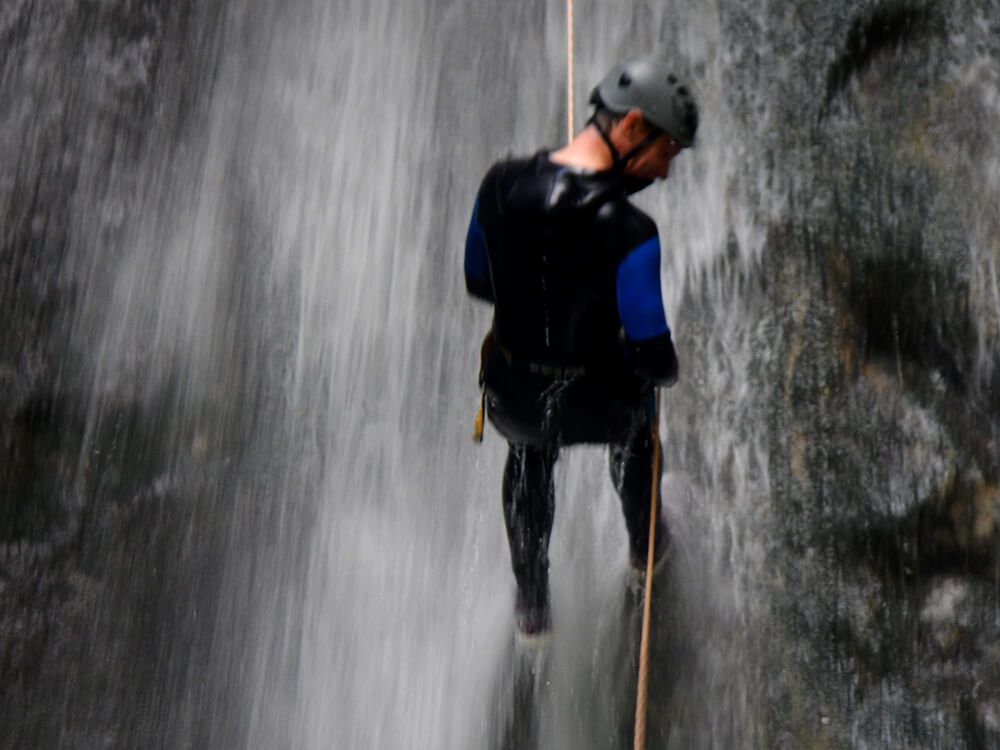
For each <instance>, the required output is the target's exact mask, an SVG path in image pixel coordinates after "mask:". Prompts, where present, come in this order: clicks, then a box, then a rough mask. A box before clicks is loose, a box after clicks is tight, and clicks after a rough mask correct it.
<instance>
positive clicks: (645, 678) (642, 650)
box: [632, 388, 660, 750]
mask: <svg viewBox="0 0 1000 750" xmlns="http://www.w3.org/2000/svg"><path fill="white" fill-rule="evenodd" d="M652 433H653V435H652V437H653V480H652V488H651V489H650V492H649V547H648V548H647V549H646V590H645V593H644V594H643V603H642V637H641V639H640V640H639V681H638V686H637V688H636V697H635V743H634V744H633V746H632V747H633V748H634V750H645V747H646V695H647V692H648V687H649V621H650V614H651V609H650V605H651V603H652V593H653V563H654V562H655V561H654V559H653V550H655V549H656V517H657V507H656V500H657V495H658V494H659V490H660V481H659V479H660V389H659V388H657V389H656V417H655V419H654V421H653V427H652Z"/></svg>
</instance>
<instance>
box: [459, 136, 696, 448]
mask: <svg viewBox="0 0 1000 750" xmlns="http://www.w3.org/2000/svg"><path fill="white" fill-rule="evenodd" d="M659 267H660V245H659V238H658V235H657V231H656V225H655V224H654V222H653V221H652V220H651V219H650V218H649V217H648V216H647V215H646V214H645V213H643V212H642V211H640V210H639V209H637V208H636V207H635V206H633V205H632V204H631V203H630V202H629V201H628V194H627V185H626V183H624V182H623V180H622V179H621V178H620V177H619V176H617V175H615V174H613V173H611V172H587V171H579V170H575V169H570V168H567V167H564V166H561V165H558V164H555V163H553V162H552V161H550V160H549V158H548V155H547V153H546V152H540V153H539V154H537V155H535V156H534V157H532V158H529V159H519V160H512V161H506V162H501V163H498V164H496V165H494V166H493V167H492V168H491V169H490V171H489V172H488V173H487V175H486V177H485V179H484V180H483V183H482V186H481V187H480V190H479V194H478V196H477V201H476V206H475V209H474V211H473V216H472V221H471V222H470V226H469V233H468V238H467V242H466V255H465V275H466V285H467V288H468V290H469V292H470V293H471V294H473V295H475V296H477V297H479V298H481V299H484V300H486V301H489V302H492V303H493V304H494V307H495V309H494V319H493V333H494V335H495V337H496V342H497V344H498V347H497V353H496V354H495V355H494V356H493V357H491V358H490V361H489V362H488V363H487V367H486V385H487V388H488V390H490V391H491V395H493V396H495V397H496V398H495V399H494V400H493V401H491V407H496V405H502V404H504V403H506V404H507V406H508V407H509V408H508V409H507V411H508V412H510V411H511V410H512V409H513V410H514V411H517V412H524V413H522V414H518V415H510V416H512V417H516V418H515V419H514V421H515V422H525V421H526V422H535V421H537V420H538V419H540V418H541V416H540V415H542V412H543V411H545V408H543V407H546V406H547V407H548V411H549V412H551V411H552V409H551V406H552V404H551V403H548V404H542V403H541V402H542V401H543V400H544V399H542V398H541V395H542V394H544V393H549V392H551V391H552V386H553V384H555V383H562V386H560V388H559V390H561V391H563V392H565V391H566V390H567V388H566V387H563V386H567V387H568V388H569V390H570V391H571V392H572V391H578V392H579V391H581V388H582V391H586V399H585V400H586V401H587V404H585V405H583V406H582V407H581V408H582V411H583V412H584V413H585V414H583V416H584V417H586V414H591V415H594V417H595V419H596V421H598V422H604V421H606V420H603V419H600V418H598V417H597V415H596V413H597V412H599V411H601V410H602V409H603V408H604V407H605V406H607V404H606V403H604V402H607V401H608V400H609V399H611V400H616V401H617V400H621V399H624V401H625V402H627V403H623V404H621V406H623V407H627V408H626V409H625V411H627V412H628V415H627V416H628V419H629V420H630V419H631V412H633V411H634V410H635V409H636V408H637V406H638V405H639V403H640V401H641V400H642V399H641V392H642V391H643V385H648V384H649V383H650V382H651V381H652V382H672V381H673V380H674V379H675V378H676V374H677V359H676V355H675V353H674V348H673V344H672V341H671V335H670V328H669V326H668V325H667V321H666V317H665V314H664V311H663V302H662V296H661V293H660V278H659ZM568 381H572V382H568ZM514 401H518V402H519V403H520V402H523V403H522V404H521V405H522V406H524V407H525V409H519V408H514V406H516V404H514ZM616 409H617V411H622V409H621V408H617V407H616ZM490 411H491V414H490V416H491V420H492V421H493V422H494V424H497V419H496V418H495V417H496V415H495V414H494V412H496V411H498V409H497V408H491V410H490ZM575 411H580V409H577V410H575ZM542 416H544V415H542ZM578 416H580V415H578ZM563 417H564V418H563V419H557V420H554V421H557V422H562V423H563V424H562V427H561V428H560V427H557V428H552V427H551V425H550V427H549V428H548V429H545V430H541V432H540V431H539V430H540V429H541V428H540V427H538V426H537V425H531V424H525V425H524V426H525V428H526V429H525V430H521V431H518V434H517V435H513V436H512V435H511V434H509V433H510V432H511V429H512V428H511V427H510V426H509V425H507V426H506V429H504V428H501V431H502V432H505V434H508V437H510V438H511V439H514V440H516V441H519V442H528V441H530V442H536V443H537V442H547V441H549V440H550V439H556V438H553V435H554V434H556V433H558V434H559V435H560V436H561V437H559V438H557V439H559V440H560V442H579V441H586V442H590V441H592V440H593V441H604V440H606V439H609V438H608V435H609V434H610V433H609V429H611V428H610V427H608V426H605V427H601V428H600V429H596V430H593V431H589V430H586V429H584V430H583V431H582V432H580V431H579V430H574V431H572V432H574V434H576V433H577V432H580V434H576V436H575V437H574V436H572V435H570V434H569V433H568V432H567V427H566V423H568V422H572V421H573V419H572V416H571V415H569V414H564V415H563ZM621 417H622V419H623V420H624V419H625V417H626V414H625V413H624V412H623V413H622V414H621ZM547 421H548V422H550V423H551V422H552V421H553V420H551V419H549V420H547ZM583 421H584V422H587V421H588V420H587V419H586V418H584V419H583ZM589 421H594V420H589ZM618 421H621V420H618ZM497 426H498V427H500V425H499V424H498V425H497ZM553 429H554V430H555V432H553ZM617 430H618V427H615V428H614V429H611V432H616V431H617Z"/></svg>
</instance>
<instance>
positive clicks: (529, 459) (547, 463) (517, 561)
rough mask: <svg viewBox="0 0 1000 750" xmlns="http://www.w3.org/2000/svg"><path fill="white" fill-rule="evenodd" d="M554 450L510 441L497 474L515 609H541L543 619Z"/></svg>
mask: <svg viewBox="0 0 1000 750" xmlns="http://www.w3.org/2000/svg"><path fill="white" fill-rule="evenodd" d="M557 455H558V451H557V450H556V449H554V448H533V447H529V446H524V445H515V444H511V445H510V452H509V453H508V454H507V465H506V467H505V469H504V476H503V515H504V521H505V522H506V524H507V541H508V543H509V544H510V558H511V566H512V567H513V569H514V578H515V579H516V580H517V590H518V591H517V593H518V596H517V609H518V612H519V614H521V613H525V612H536V613H542V612H544V616H545V618H546V620H547V617H548V602H549V536H550V535H551V533H552V521H553V518H554V515H555V494H554V489H553V482H552V470H553V466H554V464H555V461H556V457H557ZM544 626H545V627H547V621H546V622H545V623H544Z"/></svg>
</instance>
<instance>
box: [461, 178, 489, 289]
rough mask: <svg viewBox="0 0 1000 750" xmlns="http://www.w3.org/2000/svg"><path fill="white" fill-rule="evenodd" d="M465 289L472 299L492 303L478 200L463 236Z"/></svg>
mask: <svg viewBox="0 0 1000 750" xmlns="http://www.w3.org/2000/svg"><path fill="white" fill-rule="evenodd" d="M465 288H466V289H467V290H468V292H469V294H471V295H472V296H473V297H478V298H479V299H481V300H485V301H486V302H493V285H492V284H491V283H490V257H489V253H488V252H487V249H486V233H485V232H484V231H483V226H482V224H480V223H479V198H478V196H477V197H476V203H475V205H474V206H473V208H472V219H470V221H469V231H468V233H467V234H466V236H465Z"/></svg>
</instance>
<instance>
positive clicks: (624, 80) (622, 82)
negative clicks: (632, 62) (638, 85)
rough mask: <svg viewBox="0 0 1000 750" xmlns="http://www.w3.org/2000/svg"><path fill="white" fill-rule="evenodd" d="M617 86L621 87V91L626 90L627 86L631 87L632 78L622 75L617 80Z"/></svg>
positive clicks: (626, 74)
mask: <svg viewBox="0 0 1000 750" xmlns="http://www.w3.org/2000/svg"><path fill="white" fill-rule="evenodd" d="M618 85H619V86H621V87H622V88H623V89H624V88H628V87H629V86H631V85H632V76H630V75H629V74H628V73H622V74H621V77H620V78H619V79H618Z"/></svg>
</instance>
